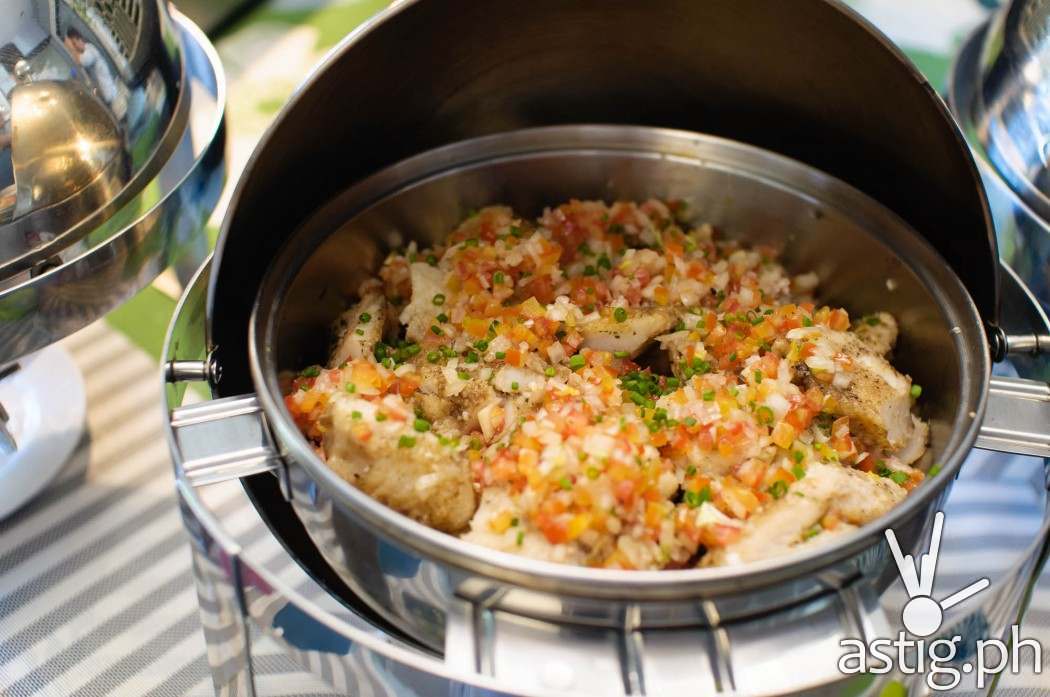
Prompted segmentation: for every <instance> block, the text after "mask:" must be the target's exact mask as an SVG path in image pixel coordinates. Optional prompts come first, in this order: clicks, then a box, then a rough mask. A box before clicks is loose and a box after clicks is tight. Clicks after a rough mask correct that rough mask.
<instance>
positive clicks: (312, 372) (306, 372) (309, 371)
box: [299, 365, 321, 378]
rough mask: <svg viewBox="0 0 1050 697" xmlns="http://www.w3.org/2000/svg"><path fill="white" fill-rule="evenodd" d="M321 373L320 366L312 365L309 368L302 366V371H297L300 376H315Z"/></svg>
mask: <svg viewBox="0 0 1050 697" xmlns="http://www.w3.org/2000/svg"><path fill="white" fill-rule="evenodd" d="M320 374H321V366H319V365H312V366H310V367H309V368H304V369H303V372H301V373H299V376H300V377H304V378H315V377H317V376H318V375H320Z"/></svg>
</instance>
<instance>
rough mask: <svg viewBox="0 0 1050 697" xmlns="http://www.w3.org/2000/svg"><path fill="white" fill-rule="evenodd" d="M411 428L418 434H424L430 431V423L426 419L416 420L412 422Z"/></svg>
mask: <svg viewBox="0 0 1050 697" xmlns="http://www.w3.org/2000/svg"><path fill="white" fill-rule="evenodd" d="M412 428H414V429H416V430H417V431H419V432H420V433H426V432H427V431H429V430H430V422H429V421H427V420H426V419H416V420H415V421H413V422H412Z"/></svg>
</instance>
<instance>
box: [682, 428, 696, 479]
mask: <svg viewBox="0 0 1050 697" xmlns="http://www.w3.org/2000/svg"><path fill="white" fill-rule="evenodd" d="M682 423H684V424H685V425H686V426H688V427H689V428H692V427H693V426H696V419H694V418H693V417H691V416H687V417H685V418H684V419H682ZM693 469H694V471H695V468H693Z"/></svg>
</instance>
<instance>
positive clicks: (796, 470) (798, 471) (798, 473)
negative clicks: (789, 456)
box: [791, 464, 806, 479]
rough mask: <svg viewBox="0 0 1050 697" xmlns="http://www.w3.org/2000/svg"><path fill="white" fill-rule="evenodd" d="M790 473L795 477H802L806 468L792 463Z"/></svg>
mask: <svg viewBox="0 0 1050 697" xmlns="http://www.w3.org/2000/svg"><path fill="white" fill-rule="evenodd" d="M791 474H793V475H795V479H802V478H803V477H805V476H806V468H805V467H803V466H802V465H798V464H796V465H792V467H791Z"/></svg>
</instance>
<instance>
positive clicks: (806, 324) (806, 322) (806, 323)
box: [802, 315, 813, 327]
mask: <svg viewBox="0 0 1050 697" xmlns="http://www.w3.org/2000/svg"><path fill="white" fill-rule="evenodd" d="M802 326H803V327H812V326H813V320H812V319H810V318H809V317H807V316H806V315H802Z"/></svg>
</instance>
